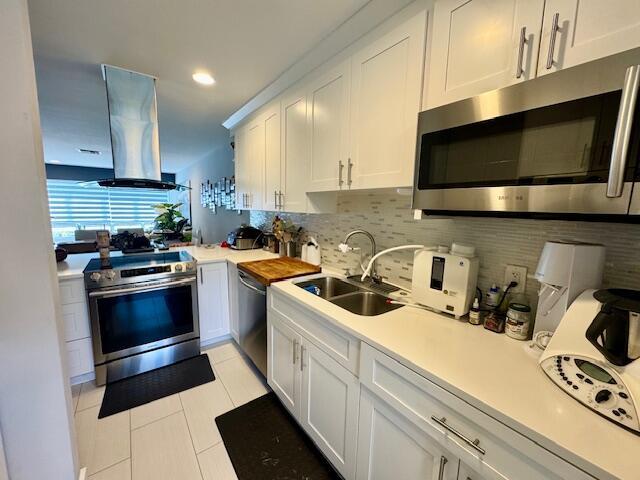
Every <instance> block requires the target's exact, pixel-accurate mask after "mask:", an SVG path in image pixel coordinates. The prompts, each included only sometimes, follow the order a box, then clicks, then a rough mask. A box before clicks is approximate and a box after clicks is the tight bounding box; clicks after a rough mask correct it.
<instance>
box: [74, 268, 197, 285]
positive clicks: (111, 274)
mask: <svg viewBox="0 0 640 480" xmlns="http://www.w3.org/2000/svg"><path fill="white" fill-rule="evenodd" d="M194 271H195V263H194V262H183V263H173V264H168V265H152V266H147V267H137V268H126V269H104V270H100V271H95V272H91V273H88V274H85V278H86V279H87V282H86V285H87V287H89V288H95V287H106V286H110V285H118V284H120V283H131V282H134V281H138V280H144V279H145V277H149V276H151V275H153V276H156V275H161V276H167V275H171V274H180V273H190V272H194ZM141 277H142V278H141Z"/></svg>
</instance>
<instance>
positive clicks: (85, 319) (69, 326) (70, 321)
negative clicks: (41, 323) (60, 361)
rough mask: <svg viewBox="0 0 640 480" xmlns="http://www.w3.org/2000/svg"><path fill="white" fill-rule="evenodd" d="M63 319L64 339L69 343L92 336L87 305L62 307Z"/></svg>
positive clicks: (66, 305)
mask: <svg viewBox="0 0 640 480" xmlns="http://www.w3.org/2000/svg"><path fill="white" fill-rule="evenodd" d="M62 319H63V321H64V339H65V340H66V341H67V342H70V341H72V340H78V339H80V338H87V337H90V336H91V327H90V326H89V312H88V310H87V304H86V303H84V302H82V303H68V304H65V305H62Z"/></svg>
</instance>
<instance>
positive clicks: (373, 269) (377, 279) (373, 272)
mask: <svg viewBox="0 0 640 480" xmlns="http://www.w3.org/2000/svg"><path fill="white" fill-rule="evenodd" d="M354 235H364V236H365V237H367V238H368V239H369V241H370V242H371V257H370V258H373V256H374V255H375V254H376V241H375V239H374V238H373V235H371V234H370V233H369V232H367V231H366V230H354V231H353V232H349V233H347V235H346V236H345V237H344V240H343V242H342V243H341V244H340V250H341V251H342V252H343V253H346V252H347V251H349V250H353V248H351V247H349V239H350V238H351V237H353V236H354ZM363 270H364V268H363ZM370 277H371V279H372V280H373V281H374V282H376V283H380V282H381V281H382V277H380V275H378V274H377V273H376V263H375V262H373V265H372V266H371V273H370Z"/></svg>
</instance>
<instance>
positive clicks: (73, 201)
mask: <svg viewBox="0 0 640 480" xmlns="http://www.w3.org/2000/svg"><path fill="white" fill-rule="evenodd" d="M47 191H48V193H49V211H50V214H51V229H52V231H53V241H54V242H56V243H58V242H63V241H70V240H74V239H75V231H76V230H97V229H107V230H110V231H111V232H112V233H117V231H118V229H123V228H144V229H145V230H149V229H151V228H153V219H154V218H155V217H156V212H155V210H154V209H153V207H152V205H154V204H156V203H163V202H168V201H170V200H169V192H168V191H163V190H147V189H141V188H103V187H99V186H97V185H96V186H90V187H86V186H83V185H81V184H79V182H77V181H76V180H47Z"/></svg>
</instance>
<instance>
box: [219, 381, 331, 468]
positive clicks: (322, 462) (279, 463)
mask: <svg viewBox="0 0 640 480" xmlns="http://www.w3.org/2000/svg"><path fill="white" fill-rule="evenodd" d="M216 424H217V425H218V430H219V431H220V435H222V440H223V442H224V446H225V447H226V448H227V452H228V453H229V458H230V459H231V463H232V464H233V468H234V469H235V471H236V475H237V476H238V480H262V479H264V480H271V479H273V480H276V479H283V480H284V479H287V480H295V479H300V480H303V479H304V480H327V479H331V480H333V479H340V478H342V477H340V475H339V474H338V473H337V472H336V471H335V470H333V467H331V465H330V464H329V462H328V461H327V460H326V459H325V458H324V457H323V456H322V454H321V453H320V451H319V450H318V448H317V447H316V446H315V445H314V444H313V442H312V441H311V439H310V438H309V437H308V436H307V434H306V433H305V432H304V431H303V430H302V429H301V428H300V427H299V426H298V424H297V423H296V421H295V420H294V419H293V418H292V417H291V416H290V414H289V412H287V410H286V409H285V408H284V407H283V406H282V404H281V403H280V401H279V400H278V397H276V394H275V393H273V392H271V393H267V394H266V395H263V396H262V397H260V398H257V399H255V400H253V401H251V402H249V403H246V404H244V405H242V406H241V407H238V408H236V409H234V410H231V411H230V412H227V413H225V414H223V415H220V416H219V417H217V418H216Z"/></svg>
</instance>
